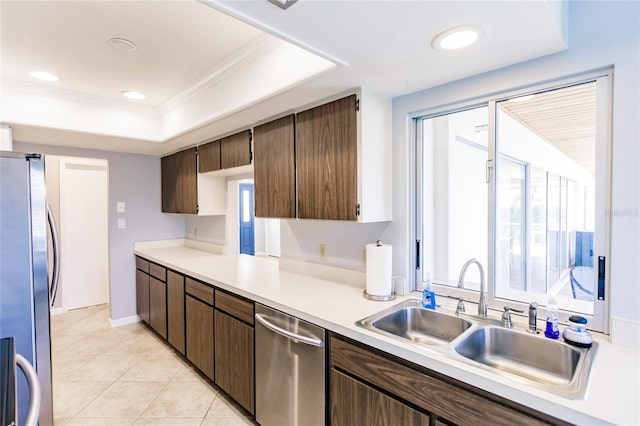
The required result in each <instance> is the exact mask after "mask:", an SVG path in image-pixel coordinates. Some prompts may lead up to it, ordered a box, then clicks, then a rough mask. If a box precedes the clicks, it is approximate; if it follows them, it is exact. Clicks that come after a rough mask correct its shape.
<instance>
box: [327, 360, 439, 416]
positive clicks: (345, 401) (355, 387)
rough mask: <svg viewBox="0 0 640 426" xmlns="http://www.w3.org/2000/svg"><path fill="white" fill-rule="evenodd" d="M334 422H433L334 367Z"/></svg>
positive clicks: (332, 400) (332, 374) (332, 377)
mask: <svg viewBox="0 0 640 426" xmlns="http://www.w3.org/2000/svg"><path fill="white" fill-rule="evenodd" d="M331 425H332V426H358V425H362V426H370V425H385V426H414V425H415V426H418V425H421V426H429V416H428V415H427V414H424V413H422V412H420V411H417V410H415V409H413V408H411V407H410V406H408V405H406V404H403V403H402V402H400V401H398V400H396V399H394V398H391V397H389V396H387V395H385V394H384V393H382V392H380V391H378V390H376V389H374V388H372V387H370V386H367V385H365V384H363V383H361V382H359V381H357V380H354V379H352V378H351V377H349V376H347V375H345V374H343V373H341V372H339V371H337V370H331Z"/></svg>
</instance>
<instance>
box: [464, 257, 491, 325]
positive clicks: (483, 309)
mask: <svg viewBox="0 0 640 426" xmlns="http://www.w3.org/2000/svg"><path fill="white" fill-rule="evenodd" d="M473 264H475V265H477V266H478V269H479V270H480V300H479V301H478V315H479V316H481V317H484V318H486V317H487V297H486V295H485V293H486V288H485V283H484V268H483V267H482V264H481V263H480V261H479V260H478V259H469V260H467V261H466V262H465V264H464V265H463V266H462V269H461V270H460V277H459V278H458V288H464V276H465V275H466V273H467V269H469V266H471V265H473Z"/></svg>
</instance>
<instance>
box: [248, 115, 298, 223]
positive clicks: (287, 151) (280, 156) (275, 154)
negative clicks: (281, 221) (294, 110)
mask: <svg viewBox="0 0 640 426" xmlns="http://www.w3.org/2000/svg"><path fill="white" fill-rule="evenodd" d="M294 122H295V116H294V115H293V114H292V115H289V116H286V117H283V118H280V119H278V120H274V121H271V122H269V123H265V124H262V125H260V126H257V127H256V128H254V130H253V151H254V163H253V174H254V186H255V215H256V217H289V218H295V217H296V186H295V183H296V164H295V163H296V158H295V143H294V142H295V127H294Z"/></svg>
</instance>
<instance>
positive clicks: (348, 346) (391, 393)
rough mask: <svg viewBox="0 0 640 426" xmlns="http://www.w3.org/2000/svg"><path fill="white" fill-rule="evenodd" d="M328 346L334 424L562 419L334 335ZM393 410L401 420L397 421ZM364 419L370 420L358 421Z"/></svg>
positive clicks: (516, 422)
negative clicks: (429, 419)
mask: <svg viewBox="0 0 640 426" xmlns="http://www.w3.org/2000/svg"><path fill="white" fill-rule="evenodd" d="M329 348H330V368H331V370H330V371H331V374H330V401H331V407H330V410H331V413H330V417H331V420H332V425H333V426H336V425H358V424H363V425H364V424H384V425H395V424H427V423H421V422H424V421H426V420H425V418H428V417H431V421H432V422H433V424H444V425H446V424H459V425H468V424H477V425H542V424H564V423H563V422H561V421H560V420H558V419H555V418H553V417H551V416H549V415H547V414H544V413H541V412H538V411H534V410H531V409H530V408H527V407H524V406H521V405H518V404H516V403H514V402H511V401H508V400H505V399H503V398H500V397H498V396H496V395H493V394H490V393H488V392H486V391H483V390H481V389H478V388H475V387H471V386H469V385H466V384H464V383H461V382H457V381H454V380H453V379H450V378H447V377H446V376H442V375H439V374H438V373H436V372H433V371H431V370H427V369H425V368H423V367H420V366H418V365H415V364H411V363H409V362H408V361H405V360H401V359H398V358H395V357H393V356H391V355H388V354H385V353H383V352H380V351H379V350H376V349H373V348H371V347H368V346H364V345H362V344H359V343H355V342H351V341H348V340H347V339H346V338H342V337H340V338H338V337H337V335H335V334H332V335H331V337H330V342H329ZM387 413H394V414H393V415H392V414H388V415H387ZM419 414H420V415H419ZM395 415H398V416H400V417H401V418H402V419H403V421H402V422H400V423H396V422H395V420H393V417H394V416H395ZM422 416H425V417H422ZM364 418H368V419H370V421H369V422H364V423H363V422H362V419H364ZM413 422H418V423H413Z"/></svg>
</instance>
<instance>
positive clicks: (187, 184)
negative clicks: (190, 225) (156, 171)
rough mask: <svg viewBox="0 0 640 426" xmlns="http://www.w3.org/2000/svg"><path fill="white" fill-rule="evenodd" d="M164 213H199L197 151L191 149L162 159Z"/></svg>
mask: <svg viewBox="0 0 640 426" xmlns="http://www.w3.org/2000/svg"><path fill="white" fill-rule="evenodd" d="M160 166H161V173H162V177H161V184H162V211H163V212H164V213H190V214H195V213H197V212H198V210H197V204H198V178H197V156H196V149H195V148H190V149H186V150H184V151H180V152H176V153H175V154H173V155H169V156H167V157H162V159H161V160H160Z"/></svg>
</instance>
